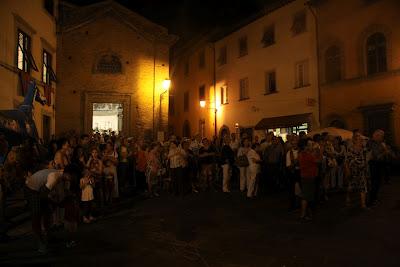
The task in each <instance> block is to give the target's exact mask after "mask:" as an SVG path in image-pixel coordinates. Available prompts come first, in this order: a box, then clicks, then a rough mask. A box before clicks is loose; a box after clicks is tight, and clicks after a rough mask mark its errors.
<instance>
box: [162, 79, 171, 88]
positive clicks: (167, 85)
mask: <svg viewBox="0 0 400 267" xmlns="http://www.w3.org/2000/svg"><path fill="white" fill-rule="evenodd" d="M170 87H171V80H170V79H165V80H164V81H163V82H162V88H163V89H164V90H168V89H169V88H170Z"/></svg>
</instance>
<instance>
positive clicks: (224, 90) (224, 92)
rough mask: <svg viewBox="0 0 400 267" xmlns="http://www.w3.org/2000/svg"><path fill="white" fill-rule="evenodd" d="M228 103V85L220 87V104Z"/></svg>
mask: <svg viewBox="0 0 400 267" xmlns="http://www.w3.org/2000/svg"><path fill="white" fill-rule="evenodd" d="M224 104H228V87H226V86H222V87H221V105H224Z"/></svg>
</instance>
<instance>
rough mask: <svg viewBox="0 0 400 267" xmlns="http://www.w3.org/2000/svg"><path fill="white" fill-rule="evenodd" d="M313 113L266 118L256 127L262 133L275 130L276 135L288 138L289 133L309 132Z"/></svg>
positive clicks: (284, 138)
mask: <svg viewBox="0 0 400 267" xmlns="http://www.w3.org/2000/svg"><path fill="white" fill-rule="evenodd" d="M311 115H312V114H311V113H305V114H297V115H289V116H280V117H272V118H264V119H262V120H261V121H259V122H258V123H257V125H256V126H255V127H254V129H255V130H256V131H257V132H258V133H260V132H263V133H268V132H274V134H275V136H280V137H282V139H283V140H286V136H287V135H288V134H299V133H300V132H302V131H303V132H305V133H307V132H308V131H309V130H310V129H311V121H312V120H311Z"/></svg>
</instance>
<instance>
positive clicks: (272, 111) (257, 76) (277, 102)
mask: <svg viewBox="0 0 400 267" xmlns="http://www.w3.org/2000/svg"><path fill="white" fill-rule="evenodd" d="M278 2H279V3H278V5H273V6H270V7H269V8H266V9H265V10H263V11H262V12H260V14H257V16H256V17H255V18H252V20H250V21H246V22H245V23H240V25H239V26H235V27H233V28H232V29H228V30H223V31H222V32H216V33H214V32H213V33H211V34H210V35H209V36H206V37H204V38H203V39H202V40H197V42H196V43H195V44H194V45H192V44H188V47H187V48H186V49H182V50H184V52H181V53H177V54H176V55H175V56H174V62H173V63H172V64H173V68H172V69H173V72H172V84H173V97H174V102H175V103H174V113H173V114H171V115H170V116H169V121H170V128H171V130H175V133H176V134H178V135H182V134H183V133H184V132H187V131H185V129H186V128H187V127H188V125H189V126H190V129H191V134H192V135H193V134H196V133H204V134H203V135H204V136H205V137H212V136H214V135H221V133H226V132H234V131H236V128H237V127H239V128H241V130H242V131H249V133H250V134H255V131H254V129H256V128H258V127H256V126H258V125H261V124H259V123H260V122H261V121H262V120H263V119H270V118H276V117H281V116H290V118H291V120H290V121H289V120H288V119H287V118H282V120H281V121H282V125H276V124H274V125H267V124H264V123H262V124H263V125H261V126H260V128H262V129H260V134H263V133H261V132H264V131H265V130H268V129H275V128H285V129H286V128H291V127H292V126H297V125H298V124H299V125H301V124H302V123H303V122H304V123H308V127H309V130H310V129H311V128H318V127H319V105H318V79H317V77H318V76H317V53H316V32H315V29H316V28H315V18H314V16H313V14H312V13H311V12H310V10H309V8H308V7H307V6H306V5H305V3H306V2H307V1H303V0H298V1H278ZM298 14H301V15H303V16H304V17H302V18H304V20H303V21H302V23H304V24H305V25H304V26H305V29H304V30H303V31H302V32H300V33H298V34H294V33H293V27H294V26H293V25H294V20H295V17H296V16H297V15H298ZM270 28H273V30H272V31H273V32H274V33H273V35H274V38H273V40H271V42H270V43H268V40H267V39H268V36H267V33H266V32H267V30H268V29H270ZM242 38H245V39H246V46H247V49H246V50H247V51H246V52H245V53H244V54H243V55H240V47H239V46H240V40H241V39H242ZM264 42H265V43H268V44H265V43H264ZM223 51H224V54H225V55H224V56H221V53H222V52H223ZM201 53H204V54H205V61H206V64H205V67H204V68H200V67H199V61H200V55H201ZM223 58H224V59H223ZM221 61H225V62H221ZM301 62H307V66H306V67H305V68H304V78H305V80H304V83H302V84H301V85H300V86H298V85H297V84H296V83H297V81H298V80H299V79H298V78H296V75H297V74H296V73H297V71H296V66H297V65H298V64H299V63H301ZM187 66H189V72H188V73H187V74H185V69H187ZM271 71H273V72H274V73H275V76H274V77H275V85H276V90H275V91H273V92H269V91H267V90H266V86H267V82H266V75H267V73H269V72H271ZM243 78H246V79H247V85H248V92H247V93H248V96H247V97H243V99H242V97H241V96H240V80H241V79H243ZM203 85H204V86H205V89H206V92H205V96H204V100H205V107H204V108H201V107H200V105H199V100H201V99H199V97H200V96H199V94H200V92H199V90H200V87H201V86H203ZM223 90H225V92H226V93H223ZM171 92H172V91H171ZM185 93H188V94H189V109H188V110H185V108H184V98H185V97H184V94H185ZM224 94H225V97H226V99H225V100H222V99H221V98H222V95H224ZM293 116H298V117H297V118H298V119H297V120H298V122H295V123H294V121H293V118H294V117H293ZM295 119H296V118H295ZM302 120H304V121H302ZM215 123H216V125H217V127H215ZM293 123H294V124H296V125H294V124H293ZM202 128H204V129H205V130H204V131H202ZM215 128H216V129H215Z"/></svg>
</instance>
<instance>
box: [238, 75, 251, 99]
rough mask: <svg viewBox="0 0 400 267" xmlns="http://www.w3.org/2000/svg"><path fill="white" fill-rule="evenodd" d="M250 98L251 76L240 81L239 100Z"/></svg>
mask: <svg viewBox="0 0 400 267" xmlns="http://www.w3.org/2000/svg"><path fill="white" fill-rule="evenodd" d="M246 99H249V78H247V77H246V78H243V79H240V81H239V100H246Z"/></svg>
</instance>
